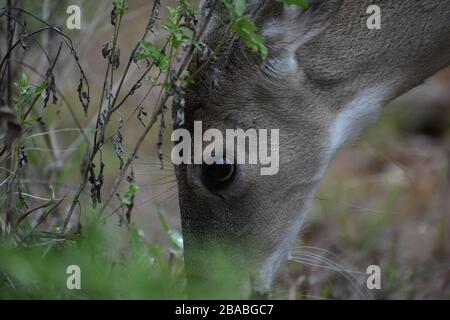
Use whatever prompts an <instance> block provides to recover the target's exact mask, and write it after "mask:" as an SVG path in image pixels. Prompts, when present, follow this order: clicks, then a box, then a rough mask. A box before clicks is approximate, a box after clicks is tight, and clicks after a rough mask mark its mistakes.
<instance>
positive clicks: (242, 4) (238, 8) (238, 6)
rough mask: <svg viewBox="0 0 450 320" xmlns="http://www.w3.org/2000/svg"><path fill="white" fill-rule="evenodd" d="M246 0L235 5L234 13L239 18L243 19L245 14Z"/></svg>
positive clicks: (238, 1)
mask: <svg viewBox="0 0 450 320" xmlns="http://www.w3.org/2000/svg"><path fill="white" fill-rule="evenodd" d="M245 5H246V0H236V2H235V3H234V11H235V13H236V15H237V16H239V17H242V16H243V15H244V12H245Z"/></svg>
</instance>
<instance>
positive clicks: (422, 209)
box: [0, 0, 450, 299]
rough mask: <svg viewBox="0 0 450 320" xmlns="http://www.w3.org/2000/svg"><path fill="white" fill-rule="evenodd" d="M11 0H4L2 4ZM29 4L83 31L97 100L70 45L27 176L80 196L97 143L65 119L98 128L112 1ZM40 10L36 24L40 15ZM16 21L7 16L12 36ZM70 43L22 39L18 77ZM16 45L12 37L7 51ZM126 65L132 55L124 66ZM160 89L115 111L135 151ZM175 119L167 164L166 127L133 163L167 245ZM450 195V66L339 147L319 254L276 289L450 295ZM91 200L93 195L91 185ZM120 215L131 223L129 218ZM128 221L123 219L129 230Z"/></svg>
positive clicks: (124, 48)
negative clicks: (91, 144) (369, 280)
mask: <svg viewBox="0 0 450 320" xmlns="http://www.w3.org/2000/svg"><path fill="white" fill-rule="evenodd" d="M5 3H6V1H5V0H2V1H0V7H4V6H5ZM168 3H171V2H170V1H167V2H166V4H168ZM69 4H77V5H79V6H80V8H81V10H82V20H81V30H65V27H64V26H65V21H66V17H67V14H66V8H67V6H68V5H69ZM22 6H23V7H25V8H26V9H27V10H28V11H30V12H33V13H34V14H35V15H37V16H39V17H42V18H43V19H44V20H46V21H49V22H51V23H52V24H54V25H57V26H61V29H63V30H64V32H66V33H67V35H69V36H70V37H71V38H72V40H73V42H74V46H75V48H76V50H77V51H78V54H79V60H80V63H81V65H82V66H83V68H84V69H85V71H86V76H87V78H88V80H89V84H90V87H91V88H90V89H91V110H90V111H89V116H88V117H85V116H84V114H83V110H82V107H81V105H80V103H79V101H78V96H77V91H76V88H77V86H78V81H79V74H78V73H77V71H76V68H75V67H76V66H75V64H74V62H73V60H72V59H70V58H69V52H68V50H67V48H64V49H63V50H62V52H61V57H60V59H59V61H58V63H57V64H56V66H55V69H54V73H55V82H56V86H57V89H58V95H59V96H60V97H61V99H59V100H58V103H57V104H56V105H52V104H49V105H48V106H47V107H46V108H45V109H44V110H40V112H41V115H42V117H43V118H45V119H46V125H47V126H48V129H49V130H50V131H53V132H54V133H52V134H50V135H48V139H49V140H50V143H51V145H52V148H51V149H48V148H46V147H45V146H44V141H43V140H44V137H43V136H37V137H34V138H33V146H30V150H29V156H28V157H29V161H30V162H31V163H33V165H35V166H36V168H40V170H36V172H34V173H33V177H31V178H29V179H28V181H27V183H28V185H29V188H30V193H31V194H34V195H40V196H42V197H46V195H48V193H49V192H50V187H49V184H48V181H51V183H52V186H53V188H54V191H55V192H56V194H57V196H63V195H66V194H69V195H70V194H72V193H73V192H75V190H76V188H77V186H78V183H79V179H80V178H79V177H80V165H81V160H82V158H83V156H84V152H85V150H86V149H85V148H86V146H85V145H84V142H83V139H82V138H80V133H79V132H76V131H75V132H74V131H70V130H61V129H68V128H69V129H70V128H76V125H75V124H76V122H79V124H80V126H81V127H83V128H86V130H85V131H84V132H85V134H86V135H88V136H89V137H92V136H91V134H92V131H90V129H92V127H93V123H92V119H93V118H94V115H95V112H96V110H98V100H99V94H100V92H101V90H102V85H103V78H104V73H105V68H106V63H107V62H106V60H105V59H104V58H103V57H102V54H101V49H102V46H103V45H104V44H105V43H107V42H108V41H110V40H111V33H112V26H111V24H110V11H111V8H112V5H111V1H108V0H102V1H87V0H85V1H81V0H78V1H65V0H63V1H61V0H39V1H27V0H23V1H22ZM152 6H153V1H146V0H130V1H129V10H128V13H127V15H126V16H125V18H124V22H123V27H122V29H121V33H120V35H119V44H120V51H121V55H122V56H123V57H124V58H123V59H126V58H125V57H127V56H128V55H129V53H130V52H131V50H132V49H133V47H134V45H135V44H136V42H137V41H138V40H139V38H140V36H141V33H142V31H143V29H144V28H145V26H146V24H147V19H148V15H149V13H150V11H151V8H152ZM162 11H163V12H162V16H164V14H167V12H166V10H165V9H162ZM28 20H29V23H28V25H27V26H28V28H29V29H30V30H32V29H33V28H35V27H36V26H37V25H38V24H37V23H36V22H32V21H31V20H30V19H28ZM4 28H5V27H4V25H2V30H1V37H2V39H0V41H1V43H2V45H3V43H4V41H5V39H4V38H5V33H4V30H5V29H4ZM161 32H162V31H161ZM159 36H161V33H157V34H156V35H150V36H149V37H150V38H151V39H153V40H154V41H155V42H156V43H158V41H159V40H158V37H159ZM152 37H153V38H152ZM60 42H61V39H60V38H59V37H57V36H56V35H55V34H54V33H43V34H42V35H40V36H38V37H36V38H35V39H34V42H30V43H29V49H28V50H26V51H25V50H21V49H19V50H17V51H16V53H15V54H14V56H13V63H14V73H15V75H14V77H15V78H16V79H18V77H19V75H20V74H21V73H22V72H24V73H26V74H28V75H29V76H30V78H31V81H30V82H31V83H37V82H39V81H41V80H42V76H43V75H44V74H45V71H46V70H47V68H48V61H47V59H46V57H45V55H43V54H42V50H41V49H40V47H42V48H43V49H44V50H45V51H46V52H47V55H48V56H50V57H54V56H55V55H56V53H57V51H58V47H59V43H60ZM4 52H5V49H4V48H2V49H1V54H2V56H3V55H4ZM122 68H124V63H122V65H121V66H120V67H119V70H118V72H120V71H121V70H123V69H122ZM139 71H140V70H139V68H138V67H137V66H136V65H133V66H132V72H131V73H130V76H129V77H128V78H127V79H126V80H127V82H126V83H125V86H128V87H127V88H128V89H129V88H130V87H129V83H133V80H135V79H136V78H137V75H138V74H139ZM156 93H157V92H155V94H156ZM156 98H157V97H156V96H154V95H153V94H150V95H146V90H145V88H141V89H140V90H137V91H136V93H135V94H134V95H133V96H132V97H131V98H130V100H128V102H127V104H126V105H125V106H124V107H123V109H121V115H120V116H117V118H113V120H112V121H113V122H115V121H116V122H119V121H120V117H123V119H127V122H126V124H125V125H124V126H123V129H122V134H123V148H124V153H125V155H128V154H129V153H130V151H131V148H132V147H133V146H134V143H135V141H136V139H137V138H138V137H139V135H140V134H141V132H142V131H143V129H144V127H143V125H142V124H141V123H140V121H139V119H138V118H137V117H136V113H135V109H136V107H137V106H140V107H142V110H144V112H145V113H147V114H150V113H151V108H152V107H154V104H153V103H152V101H154V100H155V99H156ZM67 105H70V106H71V109H69V108H68V107H67ZM166 122H167V123H166V124H167V129H166V130H165V131H164V141H165V143H164V145H163V150H164V154H165V155H164V158H165V161H164V167H163V169H161V168H160V161H159V159H158V156H157V152H156V148H155V145H156V143H157V136H158V132H159V128H154V130H153V131H154V132H152V133H150V134H149V136H148V139H147V140H146V141H145V142H144V145H143V147H142V148H141V151H140V152H139V154H138V160H136V162H135V164H134V166H133V171H134V175H135V178H136V183H137V184H138V185H139V187H140V191H139V192H138V193H137V194H136V199H135V209H134V211H133V216H132V221H133V222H134V223H135V224H136V226H138V228H139V230H140V232H141V235H142V236H143V237H145V238H146V239H147V240H148V241H149V242H152V243H158V244H161V246H164V245H167V242H168V239H167V237H166V235H165V232H164V230H163V226H161V223H160V213H161V212H162V213H163V214H164V216H165V217H166V219H167V222H168V224H169V225H170V227H171V228H173V229H175V230H180V221H179V208H178V199H177V189H176V181H175V177H174V174H173V168H172V165H171V163H170V157H169V155H170V147H171V144H170V139H169V137H170V130H171V129H170V128H171V120H170V115H168V116H167V119H166ZM24 134H25V135H26V134H27V133H26V132H25V133H24ZM46 137H47V136H46ZM103 157H104V159H106V160H105V162H108V163H109V164H112V165H109V166H107V167H106V168H105V177H104V179H105V186H106V190H108V186H110V185H111V184H112V182H113V181H114V179H115V178H116V176H117V172H118V168H119V160H118V159H117V158H116V155H115V154H114V150H113V147H112V145H107V146H106V147H105V148H104V150H103ZM55 172H59V174H58V175H55ZM52 175H55V178H52ZM56 176H57V178H56ZM124 188H126V186H125V187H124ZM123 190H124V189H122V190H121V192H124V191H123ZM449 195H450V69H446V70H443V71H441V72H440V73H438V74H437V75H436V76H434V77H433V78H432V79H430V80H428V81H427V82H426V83H425V84H423V85H422V86H420V87H418V88H416V89H415V90H413V91H412V92H410V93H408V94H406V95H405V96H403V97H401V98H400V99H397V100H396V101H393V102H392V103H391V104H390V105H389V106H388V107H386V108H385V111H384V112H383V114H382V117H381V120H380V121H379V122H378V123H377V124H375V125H373V126H371V127H370V128H369V129H368V130H367V131H366V132H365V134H364V135H363V136H362V137H361V138H360V139H359V140H358V142H357V143H356V144H355V145H354V146H351V147H349V148H346V149H344V150H341V151H340V152H339V153H338V155H337V157H336V158H335V160H334V162H333V163H332V166H331V167H330V169H329V170H328V173H327V175H326V177H325V179H324V181H323V182H322V184H321V188H320V192H319V193H318V194H317V197H316V200H315V202H314V207H313V210H312V212H311V213H310V216H309V219H308V221H307V224H306V225H305V226H304V228H303V230H302V232H301V235H300V237H299V240H298V244H297V246H298V247H299V248H300V249H301V250H304V251H305V252H309V253H310V255H309V258H310V259H309V260H308V261H309V263H296V262H289V263H288V264H287V265H286V266H285V267H284V269H285V270H283V271H284V272H281V273H280V276H279V279H278V280H277V282H276V290H275V293H274V297H275V298H278V297H279V298H290V299H343V298H364V297H367V296H372V297H374V298H380V299H410V298H426V299H436V298H445V299H450V233H449V228H450V197H449ZM2 200H4V199H2ZM83 201H86V202H89V201H90V198H89V190H88V188H87V191H86V193H85V194H84V195H83V196H82V203H83ZM68 204H69V203H67V204H66V205H68ZM52 219H55V220H54V222H55V223H56V222H57V221H60V219H61V217H58V215H55V216H54V218H52ZM110 219H111V222H112V223H114V224H116V225H118V224H119V221H118V219H117V217H115V216H111V218H110ZM75 223H76V222H75V221H74V222H73V223H72V225H71V227H74V226H73V224H75ZM121 229H122V228H118V230H119V232H122V231H120V230H121ZM369 265H379V266H380V267H381V270H382V271H383V274H382V275H383V276H382V289H381V290H374V291H370V292H369V291H368V290H367V289H364V283H365V279H366V277H367V274H366V268H367V267H368V266H369Z"/></svg>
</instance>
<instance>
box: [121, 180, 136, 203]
mask: <svg viewBox="0 0 450 320" xmlns="http://www.w3.org/2000/svg"><path fill="white" fill-rule="evenodd" d="M137 192H139V186H138V185H137V184H136V183H134V182H132V183H130V185H129V186H128V191H127V193H126V194H125V195H124V196H123V197H122V199H121V200H122V203H123V204H124V205H127V206H131V205H132V204H133V199H134V195H135V194H136V193H137Z"/></svg>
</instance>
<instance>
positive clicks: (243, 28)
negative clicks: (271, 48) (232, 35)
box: [233, 17, 268, 58]
mask: <svg viewBox="0 0 450 320" xmlns="http://www.w3.org/2000/svg"><path fill="white" fill-rule="evenodd" d="M233 30H234V32H236V34H237V35H238V36H239V37H240V38H241V39H242V40H243V41H244V43H245V45H246V46H247V47H248V48H249V49H250V50H252V51H253V52H258V53H259V54H260V55H261V56H262V57H263V58H266V57H267V54H268V50H267V47H266V45H265V41H264V38H263V37H261V36H260V35H258V34H257V33H256V26H255V25H254V24H253V22H251V21H250V20H249V19H248V18H247V17H242V18H240V19H238V20H237V21H236V22H235V23H234V24H233Z"/></svg>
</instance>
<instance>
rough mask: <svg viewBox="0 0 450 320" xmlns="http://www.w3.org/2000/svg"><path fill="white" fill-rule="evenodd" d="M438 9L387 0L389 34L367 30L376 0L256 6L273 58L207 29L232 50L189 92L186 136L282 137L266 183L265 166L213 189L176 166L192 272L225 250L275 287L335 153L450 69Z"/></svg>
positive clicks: (449, 43)
mask: <svg viewBox="0 0 450 320" xmlns="http://www.w3.org/2000/svg"><path fill="white" fill-rule="evenodd" d="M435 1H436V0H424V1H420V2H418V1H417V2H413V3H412V2H410V1H404V0H380V1H378V4H379V5H380V6H381V8H382V12H383V23H384V24H383V27H382V29H381V30H369V29H367V24H366V19H367V16H366V9H367V7H368V6H369V5H371V4H372V3H371V2H372V1H370V0H311V1H310V3H311V5H312V7H311V9H308V10H301V9H299V8H296V7H285V6H283V5H282V4H281V3H280V2H277V1H269V0H263V1H256V0H251V1H249V7H248V9H247V13H248V15H249V16H250V17H251V18H252V19H253V20H254V22H255V24H256V25H257V26H258V27H259V28H260V30H261V33H262V34H263V35H264V37H265V38H266V41H267V45H268V48H269V55H268V58H267V60H266V61H263V60H262V59H261V58H260V57H258V56H256V55H254V54H252V53H250V52H249V51H248V50H247V49H245V47H244V46H243V45H242V43H241V42H240V41H238V40H237V39H236V37H234V36H231V35H229V34H226V33H225V30H224V28H222V27H221V25H220V24H217V25H216V26H214V27H213V28H212V29H211V30H209V33H208V35H207V37H206V38H205V41H206V42H207V44H208V45H209V46H210V47H212V48H213V49H214V47H215V46H216V45H217V44H218V43H222V44H224V48H226V49H223V50H221V52H220V54H218V55H217V57H216V59H215V60H214V61H212V62H211V64H210V65H209V66H208V67H207V68H203V70H202V72H200V73H199V74H198V77H197V79H196V82H195V83H194V84H193V85H192V86H191V87H190V88H189V90H188V92H187V95H186V101H187V113H186V125H185V127H186V129H188V130H189V131H192V130H193V123H194V121H202V123H203V127H204V128H205V129H207V128H216V129H219V130H221V131H222V132H225V130H226V129H237V128H240V129H244V130H246V129H248V128H254V129H257V130H258V129H279V130H280V138H279V141H280V169H279V173H278V174H277V175H274V176H261V175H260V174H259V173H260V170H259V169H260V168H259V167H258V165H253V166H252V165H240V166H234V167H233V168H232V170H233V171H232V172H230V174H228V175H226V177H227V179H226V181H220V183H211V181H209V180H208V179H210V178H211V177H209V176H208V170H209V169H208V168H207V167H206V168H205V165H191V166H189V165H180V166H176V173H177V180H178V186H179V195H180V206H181V218H182V228H183V236H184V238H185V248H186V255H185V259H186V269H187V273H188V275H189V274H191V275H193V276H194V277H195V276H200V277H202V276H205V274H207V273H208V271H211V270H215V266H214V265H213V264H212V263H210V262H209V261H205V259H201V258H199V257H196V256H195V255H194V254H193V253H192V252H193V249H192V248H194V247H195V248H196V249H197V251H196V252H197V253H198V252H202V251H203V250H204V251H207V250H214V249H215V248H221V249H224V250H225V251H226V252H228V253H229V255H228V257H229V259H230V261H232V264H233V265H234V266H235V268H236V270H239V271H242V270H244V271H245V272H246V273H247V275H248V277H249V278H251V279H252V280H253V287H254V289H256V290H259V291H267V290H268V289H269V287H270V284H271V282H272V280H273V278H274V274H275V272H276V270H277V269H278V266H279V265H280V263H281V262H283V260H285V259H287V257H288V253H289V247H290V244H291V242H292V241H293V240H295V238H296V236H297V233H298V232H299V230H300V228H301V226H302V224H303V221H304V219H305V216H306V213H307V211H308V207H309V205H310V204H311V201H312V199H313V197H314V193H315V191H316V189H317V187H318V184H319V182H320V180H321V178H322V177H323V175H324V173H325V170H326V168H327V166H328V165H329V163H330V161H331V159H332V157H333V155H334V153H335V152H336V150H337V149H339V148H340V147H342V146H343V145H345V144H348V143H350V142H352V141H353V140H354V139H355V138H356V137H358V135H359V134H360V133H361V131H362V130H363V129H364V128H365V127H366V126H367V125H368V124H369V123H371V122H373V121H374V120H375V119H376V117H377V115H378V113H379V111H380V109H381V107H382V106H383V105H384V104H385V103H386V102H388V101H389V100H391V99H393V98H395V97H397V96H398V95H400V94H402V93H404V92H405V91H407V90H409V89H411V88H412V87H414V86H416V85H418V84H419V83H421V82H422V81H424V80H425V79H426V78H428V77H429V76H431V75H432V74H433V73H434V72H436V71H438V70H439V69H441V68H443V67H444V66H446V65H448V64H449V63H450V21H449V19H448V17H449V16H450V2H449V1H440V2H439V3H438V4H437V5H436V3H435ZM426 4H433V5H432V6H430V7H427V10H425V11H423V10H422V9H423V6H424V5H426ZM399 23H400V24H401V25H398V24H399ZM417 30H421V31H420V32H417ZM224 40H225V41H224ZM192 68H194V69H195V68H196V62H194V63H193V66H192ZM230 168H231V167H230ZM205 172H206V174H205ZM216 182H217V181H216ZM224 182H225V183H224ZM217 186H218V187H217ZM237 287H238V288H241V287H242V285H238V284H237Z"/></svg>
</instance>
